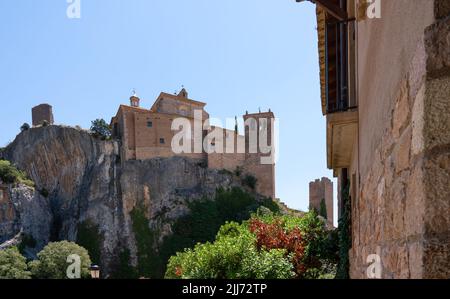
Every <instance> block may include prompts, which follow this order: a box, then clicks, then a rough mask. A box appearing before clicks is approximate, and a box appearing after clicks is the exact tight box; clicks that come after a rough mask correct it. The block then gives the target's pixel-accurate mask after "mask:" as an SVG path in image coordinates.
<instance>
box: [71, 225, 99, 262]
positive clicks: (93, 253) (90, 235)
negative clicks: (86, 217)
mask: <svg viewBox="0 0 450 299" xmlns="http://www.w3.org/2000/svg"><path fill="white" fill-rule="evenodd" d="M101 243H102V236H101V235H100V233H99V231H98V226H97V225H95V224H93V223H91V222H90V221H85V222H83V223H80V224H78V233H77V244H78V245H80V246H82V247H84V248H86V249H87V251H88V252H89V256H90V258H91V260H92V262H93V263H94V264H100V254H101Z"/></svg>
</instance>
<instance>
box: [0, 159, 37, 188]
mask: <svg viewBox="0 0 450 299" xmlns="http://www.w3.org/2000/svg"><path fill="white" fill-rule="evenodd" d="M0 180H2V181H3V182H4V183H7V184H14V183H19V184H24V185H26V186H29V187H34V182H33V181H32V180H30V179H29V178H28V177H27V175H26V174H25V173H24V172H23V171H20V170H18V169H17V168H16V167H15V166H14V165H12V164H11V162H9V161H6V160H0Z"/></svg>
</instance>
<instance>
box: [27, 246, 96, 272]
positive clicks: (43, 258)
mask: <svg viewBox="0 0 450 299" xmlns="http://www.w3.org/2000/svg"><path fill="white" fill-rule="evenodd" d="M74 254H75V255H78V256H79V257H80V262H81V268H80V274H81V277H82V278H89V277H90V272H89V268H90V266H91V259H90V257H89V253H88V251H87V250H86V249H84V248H83V247H81V246H79V245H77V244H75V243H72V242H68V241H62V242H53V243H49V244H48V245H47V246H45V247H44V249H42V251H41V252H39V253H38V259H37V260H35V261H32V262H30V263H29V266H30V268H31V273H32V274H33V277H35V278H39V279H67V268H68V266H69V265H70V262H67V258H68V257H69V256H70V255H74Z"/></svg>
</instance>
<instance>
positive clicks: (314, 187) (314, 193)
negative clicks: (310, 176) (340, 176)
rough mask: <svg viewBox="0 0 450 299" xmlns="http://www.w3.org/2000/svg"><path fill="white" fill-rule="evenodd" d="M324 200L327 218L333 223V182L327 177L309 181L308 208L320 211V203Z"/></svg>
mask: <svg viewBox="0 0 450 299" xmlns="http://www.w3.org/2000/svg"><path fill="white" fill-rule="evenodd" d="M322 200H325V205H326V208H327V219H328V222H330V223H331V224H332V223H333V220H334V219H333V182H332V181H331V180H330V179H329V178H325V177H324V178H322V179H321V180H319V179H317V180H315V181H314V182H310V183H309V209H316V210H317V211H319V212H320V203H321V202H322Z"/></svg>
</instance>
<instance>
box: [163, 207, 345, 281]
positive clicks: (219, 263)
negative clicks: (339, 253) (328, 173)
mask: <svg viewBox="0 0 450 299" xmlns="http://www.w3.org/2000/svg"><path fill="white" fill-rule="evenodd" d="M329 236H330V234H329V232H328V231H326V230H325V227H324V223H323V222H322V221H321V220H320V219H319V218H318V217H317V215H316V214H315V213H313V212H311V213H307V214H306V215H305V216H303V217H301V218H299V217H296V216H279V215H273V214H265V215H263V216H261V215H260V216H256V215H253V217H252V218H251V219H250V220H249V221H245V222H243V223H242V224H240V225H239V224H237V223H234V222H232V223H226V224H225V225H223V226H222V227H221V228H220V230H219V232H218V233H217V235H216V238H215V241H214V242H213V243H210V242H206V243H204V244H197V245H196V246H195V247H194V249H186V250H184V252H179V253H177V254H176V255H174V256H172V257H171V258H170V259H169V263H168V266H167V271H166V278H191V279H204V278H208V279H214V278H225V279H234V278H250V279H259V278H263V279H267V278H294V277H296V278H333V277H334V276H335V272H336V260H335V256H336V248H337V247H336V246H331V245H332V243H333V244H334V245H335V244H336V242H335V241H336V240H335V238H334V239H333V238H329ZM330 252H332V254H330Z"/></svg>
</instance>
